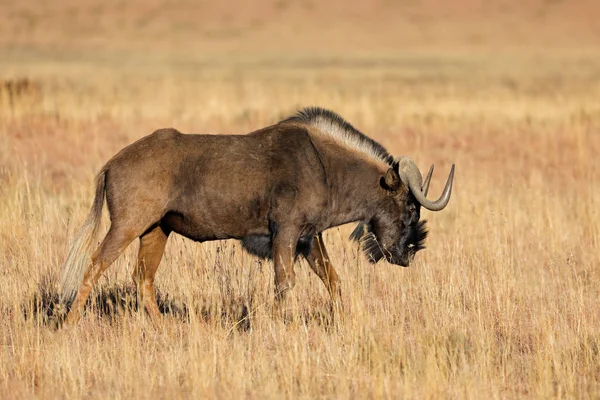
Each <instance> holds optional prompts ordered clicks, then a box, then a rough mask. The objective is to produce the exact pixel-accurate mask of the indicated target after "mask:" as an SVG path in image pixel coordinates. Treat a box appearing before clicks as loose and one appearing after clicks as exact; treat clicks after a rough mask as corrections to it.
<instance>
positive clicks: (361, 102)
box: [0, 0, 600, 399]
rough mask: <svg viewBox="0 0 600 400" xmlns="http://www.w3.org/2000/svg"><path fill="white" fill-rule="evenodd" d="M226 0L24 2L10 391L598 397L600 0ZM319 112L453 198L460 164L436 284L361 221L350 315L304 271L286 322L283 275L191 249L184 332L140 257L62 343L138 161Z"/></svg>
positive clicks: (349, 278) (29, 394)
mask: <svg viewBox="0 0 600 400" xmlns="http://www.w3.org/2000/svg"><path fill="white" fill-rule="evenodd" d="M225 4H227V3H225V2H224V5H222V6H218V5H215V4H211V3H210V2H192V1H187V0H179V1H176V2H167V1H164V0H153V1H144V2H141V1H139V2H121V1H113V0H110V1H103V2H91V1H88V2H75V1H68V0H59V1H57V2H47V3H44V4H43V5H39V4H38V2H34V1H32V0H31V1H29V0H28V1H19V2H15V1H2V2H0V318H1V320H2V323H1V328H0V398H11V399H24V398H207V397H216V398H224V399H231V398H257V399H262V398H318V397H322V398H358V399H362V398H432V399H437V398H521V397H527V398H548V397H558V398H578V399H585V398H597V397H598V394H599V393H600V307H599V306H598V301H599V299H600V186H599V183H598V182H600V160H599V158H598V156H599V154H600V25H599V24H598V22H597V20H598V18H597V17H598V15H599V13H600V6H599V5H598V4H597V2H593V1H572V2H571V1H560V0H558V1H557V0H545V1H534V0H527V1H521V2H509V1H503V2H501V1H494V2H479V1H474V0H460V1H457V2H442V1H435V0H423V1H411V2H408V1H407V2H391V1H379V2H369V3H367V2H365V4H363V3H362V2H359V1H354V0H352V1H349V2H327V3H323V2H316V1H311V0H306V1H292V0H277V1H267V0H261V1H257V2H241V3H240V4H239V5H237V6H235V7H234V6H231V5H225ZM367 4H369V5H367ZM312 105H318V106H322V107H326V108H330V109H332V110H334V111H336V112H338V113H339V114H341V115H342V116H343V117H344V118H346V119H347V120H348V121H349V122H351V123H352V124H354V125H355V126H356V127H357V128H358V129H360V130H361V131H362V132H364V133H366V134H367V135H369V136H370V137H372V138H374V139H375V140H377V141H379V142H380V143H381V144H383V145H384V146H385V147H386V148H387V149H388V150H389V151H390V152H391V153H392V154H394V155H409V156H411V157H412V158H413V159H414V160H415V161H416V162H417V164H418V165H419V167H420V168H421V169H422V170H424V171H426V170H427V168H428V167H429V165H430V164H431V163H434V164H435V165H436V173H435V174H434V179H433V182H432V187H431V193H432V195H430V196H433V197H436V196H437V195H438V194H439V193H440V192H441V190H442V185H443V183H444V182H445V178H446V176H447V175H446V174H447V171H448V170H449V168H450V165H451V164H452V163H456V168H457V169H456V178H455V184H454V190H453V195H452V199H451V200H450V204H449V206H448V207H447V208H446V209H445V210H444V211H442V212H439V213H431V212H428V211H425V210H424V211H423V213H422V215H423V218H426V219H427V220H428V221H429V228H430V235H429V238H428V240H427V249H426V250H424V251H422V252H419V253H418V254H417V256H416V260H415V261H416V262H415V264H414V265H413V266H412V267H411V268H408V269H403V268H400V267H396V266H393V265H390V264H387V263H385V262H380V263H379V264H377V265H371V264H369V263H368V262H367V261H366V259H365V258H364V256H363V255H362V253H361V252H360V251H359V249H358V248H357V245H356V244H355V243H353V242H350V241H349V240H348V235H349V233H350V232H351V229H352V227H351V226H343V227H340V228H334V229H331V230H330V231H327V232H326V234H325V240H326V243H327V245H328V249H329V252H330V256H331V258H332V260H333V262H334V265H335V266H336V269H337V270H338V272H339V274H340V277H341V279H342V292H343V298H344V309H345V314H344V315H343V317H342V318H339V320H337V321H336V322H335V323H333V324H332V323H331V322H330V321H328V319H327V318H326V317H324V316H325V315H327V311H328V301H329V299H328V295H327V292H326V290H325V288H324V287H323V285H322V284H321V282H320V281H319V280H318V278H317V277H316V276H315V275H314V274H313V273H312V272H311V271H310V270H309V268H308V266H307V265H306V263H304V262H301V263H298V264H297V265H296V274H297V284H296V287H295V288H294V289H293V290H292V292H291V297H292V300H291V303H292V307H293V308H294V318H291V319H290V320H288V321H283V320H281V319H278V318H275V317H273V315H272V313H271V307H272V305H273V270H272V265H271V263H269V262H264V261H259V260H258V259H256V258H254V257H252V256H250V255H248V254H246V253H244V252H243V251H242V249H241V247H240V246H239V244H238V243H235V242H233V241H226V242H211V243H204V244H197V243H194V242H191V241H189V240H186V239H183V238H181V237H178V236H176V235H173V236H172V237H171V238H170V239H169V243H168V245H167V250H166V254H165V257H164V259H163V261H162V263H161V266H160V267H159V270H158V277H157V286H158V290H159V297H160V299H161V305H162V306H163V307H164V311H165V319H164V324H163V325H162V326H159V327H153V326H152V325H151V324H150V323H149V321H147V318H145V317H144V314H143V313H137V312H135V311H133V312H132V311H131V309H132V308H135V304H134V303H135V289H134V288H132V287H131V286H132V281H131V278H130V276H131V271H132V268H133V263H134V261H135V258H136V254H137V242H135V243H134V244H132V245H131V246H130V248H129V249H128V250H127V251H126V253H125V254H124V255H123V256H122V257H121V258H120V259H119V260H118V261H117V262H116V263H115V264H114V265H113V266H112V267H111V268H110V269H109V270H108V271H107V273H106V274H105V276H104V277H103V278H102V279H101V281H100V285H99V287H98V288H97V289H96V291H95V293H94V295H93V299H92V302H91V304H90V306H89V307H88V311H87V313H86V315H85V316H84V317H83V318H82V320H81V321H80V323H79V325H78V326H77V327H74V328H72V329H70V330H67V331H64V330H58V331H55V330H53V329H51V327H50V326H49V323H48V316H49V315H51V314H52V313H53V312H57V310H56V309H55V304H54V303H53V301H54V300H55V296H56V284H57V278H58V277H59V276H60V273H61V264H62V262H63V260H64V257H65V255H66V252H67V250H68V246H69V244H70V240H71V239H72V237H73V235H74V232H75V231H76V229H77V227H78V226H79V225H80V224H81V223H82V222H83V220H84V218H85V215H86V214H87V211H88V209H89V207H90V205H91V202H92V198H93V189H94V185H93V178H94V175H95V173H96V172H97V171H98V170H99V169H100V168H101V166H102V165H103V164H104V163H105V162H106V161H107V160H108V159H109V158H110V157H111V156H112V155H113V154H114V153H116V152H117V151H118V150H119V149H121V148H122V147H124V146H125V145H127V144H129V143H131V142H132V141H134V140H136V139H138V138H140V137H142V136H144V135H147V134H149V133H151V132H152V131H154V130H155V129H158V128H162V127H175V128H177V129H179V130H181V131H183V132H195V133H244V132H250V131H252V130H254V129H258V128H261V127H264V126H267V125H270V124H272V123H275V122H277V121H278V120H280V119H282V118H283V117H286V116H288V115H290V114H292V113H294V112H295V111H296V110H297V109H299V108H302V107H305V106H312ZM249 168H251V166H249ZM240 182H243V177H240ZM105 212H106V210H105ZM104 219H105V222H106V223H107V222H108V218H107V217H105V218H104ZM102 232H105V229H103V230H102ZM100 239H101V238H98V240H100Z"/></svg>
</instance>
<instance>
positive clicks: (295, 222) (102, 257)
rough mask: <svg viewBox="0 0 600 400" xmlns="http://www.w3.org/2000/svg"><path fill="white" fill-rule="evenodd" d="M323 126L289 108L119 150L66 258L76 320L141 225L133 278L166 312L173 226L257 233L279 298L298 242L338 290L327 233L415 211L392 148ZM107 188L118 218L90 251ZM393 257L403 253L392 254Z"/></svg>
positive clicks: (216, 234) (228, 234)
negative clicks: (158, 288)
mask: <svg viewBox="0 0 600 400" xmlns="http://www.w3.org/2000/svg"><path fill="white" fill-rule="evenodd" d="M313 111H314V112H321V113H322V114H323V115H325V116H327V115H329V114H327V113H328V112H326V111H324V110H319V109H313ZM333 115H334V114H333ZM313 119H314V120H315V121H317V120H318V119H315V118H313ZM318 121H321V120H318ZM321 122H322V121H321ZM323 126H324V125H323V124H322V123H321V124H319V123H312V124H311V123H308V121H303V120H301V119H300V118H291V119H289V120H286V121H283V122H281V123H279V124H277V125H274V126H271V127H268V128H264V129H261V130H259V131H256V132H253V133H250V134H247V135H191V134H181V133H180V132H178V131H176V130H175V129H162V130H158V131H156V132H154V133H153V134H151V135H149V136H146V137H144V138H142V139H140V140H138V141H137V142H135V143H133V144H132V145H130V146H128V147H126V148H124V149H123V150H121V151H120V152H119V153H118V154H117V155H115V156H114V157H113V158H112V159H111V160H110V161H109V162H108V163H107V164H106V165H105V166H104V167H103V168H102V170H101V172H100V173H99V175H98V178H97V191H96V198H95V201H94V205H93V207H92V211H91V212H90V215H89V217H88V220H87V221H86V223H85V224H84V226H83V227H82V229H81V230H80V232H79V233H78V235H77V237H76V240H75V245H74V246H73V248H72V250H71V252H70V254H69V256H68V258H67V262H66V270H65V276H64V279H63V295H64V296H65V297H66V299H67V300H68V298H69V297H72V296H73V295H75V293H76V296H75V299H74V302H73V304H72V307H71V311H70V313H69V315H68V318H67V323H72V322H75V321H76V320H77V319H78V317H79V314H80V312H81V310H82V308H83V305H84V304H85V301H86V299H87V297H88V295H89V292H90V290H91V288H92V287H93V285H94V283H95V282H96V280H97V279H98V277H99V276H100V274H101V273H102V272H103V271H104V270H105V269H106V268H107V267H108V266H109V265H110V264H111V263H112V262H113V261H114V260H115V259H116V258H117V257H118V256H119V255H120V254H121V253H122V252H123V251H124V250H125V248H126V247H127V246H128V245H129V244H130V243H131V242H132V241H133V240H134V239H136V238H138V237H139V238H140V253H139V259H138V265H137V268H136V269H135V272H134V279H135V280H136V282H137V283H138V285H139V293H140V296H141V299H142V301H143V302H144V305H145V307H146V309H147V311H148V312H149V313H150V315H151V316H152V317H153V318H154V317H157V316H158V315H159V311H158V307H157V305H156V301H155V297H154V291H153V285H154V275H155V273H156V269H157V267H158V264H159V263H160V260H161V258H162V254H163V252H164V248H165V244H166V241H167V238H168V236H169V234H170V233H171V232H175V233H178V234H181V235H183V236H185V237H188V238H190V239H193V240H196V241H200V242H202V241H208V240H216V239H230V238H234V239H244V240H245V241H246V242H247V243H253V238H254V239H256V240H258V241H262V242H264V243H266V245H267V246H268V247H269V249H270V250H271V251H270V254H269V255H270V256H272V257H273V259H274V265H275V290H276V297H277V298H278V299H279V300H282V299H283V298H284V295H285V292H286V291H287V290H288V289H290V288H291V287H293V285H294V271H293V264H294V260H295V257H296V256H297V253H298V252H300V253H302V254H303V255H304V256H305V257H306V259H307V260H308V261H309V264H310V266H311V267H312V269H313V270H314V271H315V273H317V275H319V277H320V278H321V279H322V280H323V282H324V283H325V285H326V286H327V288H328V290H329V291H330V293H331V295H332V297H333V298H334V300H338V298H339V285H338V277H337V274H336V273H335V271H334V269H333V267H332V266H331V263H330V262H329V259H328V257H327V253H326V250H325V247H324V244H323V241H322V238H321V235H320V233H321V232H322V231H324V230H326V229H328V228H330V227H333V226H337V225H341V224H344V223H347V222H351V221H359V220H360V221H376V222H375V223H376V224H379V225H385V223H384V222H385V221H386V220H387V221H388V222H390V224H392V223H398V222H399V221H397V220H398V217H402V216H404V217H405V219H406V213H405V212H404V211H403V212H400V213H399V212H398V209H401V208H402V207H404V205H405V203H406V202H407V201H409V200H410V198H411V196H410V190H409V188H408V186H403V185H402V184H401V183H398V185H397V186H396V187H394V188H390V187H385V183H384V181H387V180H388V177H386V174H390V172H389V171H390V170H392V171H393V170H394V168H393V164H390V162H389V159H390V158H389V156H388V155H387V153H382V156H380V157H379V158H378V157H374V156H373V154H371V153H372V152H371V153H369V151H367V152H365V151H358V150H360V147H356V146H355V147H356V148H353V147H352V146H353V145H355V144H356V143H354V142H350V141H349V140H348V138H345V139H344V140H341V139H343V138H340V137H338V136H336V135H335V134H339V132H337V133H336V132H333V133H334V134H331V133H332V132H330V131H324V129H325V130H326V128H323ZM350 128H351V127H350ZM362 139H363V140H366V141H369V143H363V144H364V145H366V144H369V145H373V143H375V142H373V143H371V142H372V141H370V139H368V138H366V137H364V138H362ZM359 145H360V143H359ZM375 145H377V144H376V143H375ZM377 146H379V145H377ZM357 149H358V150H357ZM381 149H383V148H381ZM381 149H380V148H376V149H375V150H381ZM370 150H372V149H370ZM383 151H384V150H383ZM392 174H394V173H392ZM395 175H397V173H395ZM419 179H420V178H419ZM390 182H391V181H390ZM104 196H106V203H107V206H108V210H109V213H110V219H111V226H110V229H109V232H108V234H107V235H106V237H105V239H104V241H103V242H102V244H101V245H100V247H99V248H98V249H97V250H96V252H95V253H94V254H93V256H92V262H91V263H87V262H86V261H85V257H83V256H82V255H81V251H82V249H83V247H87V246H88V245H89V243H90V242H91V238H92V237H93V236H94V234H95V230H96V229H97V225H98V221H99V218H100V215H101V210H102V206H103V199H104ZM413 203H414V201H413ZM416 208H417V210H416V211H417V212H416V214H417V215H416V221H414V222H415V223H416V222H418V220H419V216H418V208H419V207H416ZM411 218H412V219H415V215H414V212H413V215H412V217H411ZM379 229H380V230H381V229H385V227H380V228H379ZM399 229H400V228H396V229H395V230H394V229H392V230H393V231H394V232H392V234H391V236H398V234H397V232H396V231H398V230H399ZM407 229H409V227H408V226H405V227H404V230H407ZM381 236H382V235H381V234H380V235H378V240H379V241H380V242H381V245H382V246H383V247H385V248H387V247H389V248H390V249H391V247H392V245H393V243H392V242H393V241H394V240H396V241H397V240H398V238H397V237H394V238H390V239H389V240H388V242H390V243H389V244H386V243H385V242H386V238H385V234H384V235H383V237H381ZM388 236H389V235H388ZM315 238H316V240H314V239H315ZM386 258H388V260H390V261H392V262H394V257H393V254H391V253H390V256H389V257H387V255H386ZM144 300H145V301H144Z"/></svg>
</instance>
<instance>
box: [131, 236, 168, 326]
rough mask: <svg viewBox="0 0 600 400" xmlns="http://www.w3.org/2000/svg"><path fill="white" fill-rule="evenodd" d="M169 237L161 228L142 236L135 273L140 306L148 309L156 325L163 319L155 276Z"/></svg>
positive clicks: (134, 277)
mask: <svg viewBox="0 0 600 400" xmlns="http://www.w3.org/2000/svg"><path fill="white" fill-rule="evenodd" d="M168 237H169V231H165V230H163V228H161V227H160V226H157V227H156V228H154V229H152V230H151V231H149V232H146V233H145V234H143V235H142V236H140V251H139V253H138V261H137V265H136V268H135V270H134V271H133V280H134V282H135V283H136V285H137V292H138V299H139V303H138V304H140V307H144V308H145V309H146V312H147V313H148V315H149V316H150V319H151V320H152V322H154V323H157V322H158V321H159V319H160V317H161V313H160V310H159V308H158V303H157V302H156V295H155V293H154V276H155V275H156V270H157V269H158V264H160V260H161V259H162V256H163V253H164V251H165V245H166V244H167V239H168Z"/></svg>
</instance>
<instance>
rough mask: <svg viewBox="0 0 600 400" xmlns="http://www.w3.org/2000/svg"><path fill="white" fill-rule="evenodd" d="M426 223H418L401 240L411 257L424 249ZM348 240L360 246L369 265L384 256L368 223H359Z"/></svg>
mask: <svg viewBox="0 0 600 400" xmlns="http://www.w3.org/2000/svg"><path fill="white" fill-rule="evenodd" d="M426 224H427V221H426V220H423V221H419V223H418V224H417V225H416V226H414V227H413V228H412V229H411V230H410V231H409V232H407V233H406V234H405V235H404V236H403V238H402V239H404V240H401V243H402V242H403V243H405V244H404V245H405V246H407V248H408V251H409V252H410V253H412V254H413V255H414V254H416V253H417V251H419V250H423V249H424V248H425V240H426V239H427V235H428V234H429V231H428V230H427V226H426ZM350 239H351V240H355V241H357V242H359V243H360V244H361V245H362V250H363V252H364V253H365V256H366V257H367V259H368V260H369V262H370V263H372V264H376V263H378V262H379V261H380V260H381V259H382V258H383V257H384V256H385V249H384V248H383V246H381V244H380V243H379V241H378V240H377V236H375V234H374V233H373V227H372V225H371V224H370V223H364V222H361V223H360V224H358V226H357V227H356V228H355V229H354V231H353V232H352V234H350ZM411 245H412V246H411Z"/></svg>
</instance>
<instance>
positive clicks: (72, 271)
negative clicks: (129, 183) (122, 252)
mask: <svg viewBox="0 0 600 400" xmlns="http://www.w3.org/2000/svg"><path fill="white" fill-rule="evenodd" d="M105 177H106V171H105V170H104V169H103V170H102V171H100V173H99V174H98V176H97V177H96V195H95V196H94V204H92V208H91V209H90V213H89V214H88V216H87V218H86V220H85V222H84V223H83V225H82V226H81V228H79V230H78V231H77V234H76V235H75V238H74V239H73V244H72V245H71V248H70V249H69V254H67V258H66V260H65V263H64V264H63V275H62V280H61V285H60V286H61V300H62V302H63V303H68V302H71V301H72V300H73V298H74V297H75V295H76V294H77V290H78V289H79V285H81V282H82V281H83V275H84V274H85V270H86V268H87V267H88V266H89V264H90V262H91V261H90V257H89V255H88V252H89V250H90V246H91V245H92V243H93V242H94V239H95V238H96V236H97V234H98V229H99V228H100V219H101V218H102V207H103V206H104V190H105V187H104V186H105Z"/></svg>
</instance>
